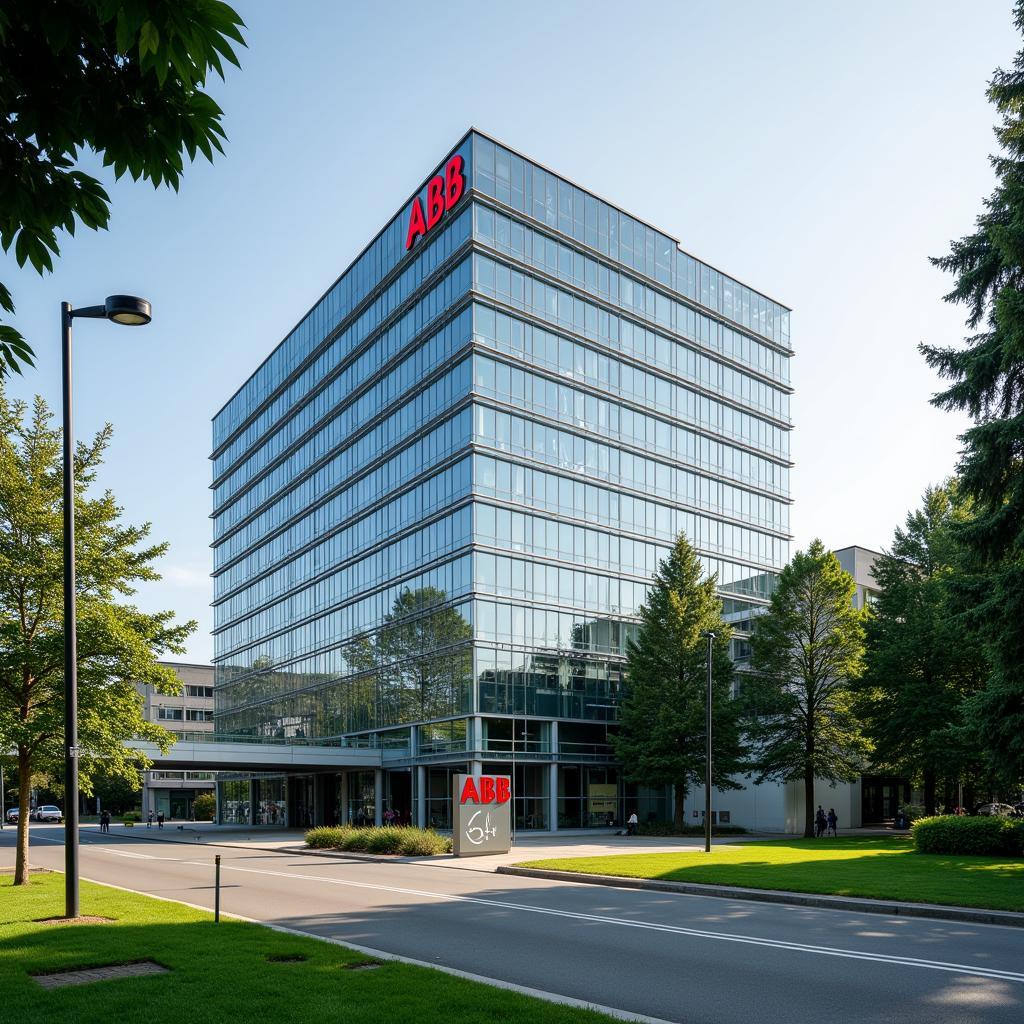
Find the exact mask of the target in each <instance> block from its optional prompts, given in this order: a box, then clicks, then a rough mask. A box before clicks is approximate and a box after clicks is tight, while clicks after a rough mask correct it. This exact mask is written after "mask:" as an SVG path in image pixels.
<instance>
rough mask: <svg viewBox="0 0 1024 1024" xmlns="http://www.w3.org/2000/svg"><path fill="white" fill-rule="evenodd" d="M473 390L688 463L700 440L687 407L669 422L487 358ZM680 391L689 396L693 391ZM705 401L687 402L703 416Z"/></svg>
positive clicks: (477, 362)
mask: <svg viewBox="0 0 1024 1024" xmlns="http://www.w3.org/2000/svg"><path fill="white" fill-rule="evenodd" d="M473 389H474V391H475V392H476V393H477V394H481V395H485V396H486V397H488V398H493V399H495V400H497V401H500V402H506V403H507V402H511V403H512V404H513V406H514V407H515V408H516V409H522V410H524V411H526V412H537V413H539V414H541V415H542V416H546V417H548V418H549V419H553V420H560V421H561V422H563V423H565V424H567V425H568V426H570V427H575V428H577V429H582V430H587V431H590V432H593V433H594V434H597V435H598V436H599V437H600V439H601V440H610V441H620V442H625V443H626V444H632V445H634V446H636V447H638V448H641V449H643V450H644V451H647V452H658V453H660V454H663V455H666V456H668V457H669V458H671V459H676V460H679V461H688V462H691V463H693V462H694V456H695V454H696V452H697V449H698V445H699V442H700V440H701V435H700V434H697V433H696V432H695V431H693V430H691V429H690V428H689V427H688V426H685V425H683V424H688V423H692V422H694V419H693V417H691V416H689V415H688V413H689V412H690V410H689V409H686V410H684V411H680V412H679V413H677V414H675V415H676V421H675V422H672V421H669V420H667V419H665V418H663V417H658V416H652V415H649V414H647V413H645V412H640V411H638V410H636V409H633V408H630V407H629V406H626V405H620V404H619V403H618V402H615V401H611V400H609V399H607V398H602V397H599V396H598V395H591V394H588V393H587V392H585V391H582V390H580V389H579V388H577V387H571V386H570V385H568V384H560V383H559V382H558V381H555V380H551V379H550V378H547V377H541V376H539V375H538V374H534V373H531V372H529V371H528V370H524V369H520V368H519V367H517V366H509V365H508V364H507V363H504V362H499V361H497V360H494V359H492V358H490V357H489V356H484V355H476V356H474V358H473ZM680 390H682V389H680ZM683 393H684V395H685V396H686V397H689V398H691V399H692V398H694V395H693V393H692V392H686V391H684V392H683ZM666 397H670V396H666ZM706 403H707V399H703V398H701V399H699V400H698V401H697V402H695V403H692V404H695V405H697V406H699V407H700V410H701V413H702V414H703V413H704V412H705V411H706ZM729 418H730V419H731V420H733V421H735V420H736V419H742V418H748V417H746V414H745V413H739V412H735V413H733V414H732V416H730V417H729ZM787 440H788V437H787ZM715 443H719V442H717V441H716V442H715ZM734 450H735V449H734ZM691 453H693V454H692V455H691ZM755 457H757V456H755ZM762 461H767V460H762ZM772 476H774V473H773V474H772Z"/></svg>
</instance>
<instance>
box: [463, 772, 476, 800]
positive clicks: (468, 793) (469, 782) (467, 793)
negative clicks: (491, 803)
mask: <svg viewBox="0 0 1024 1024" xmlns="http://www.w3.org/2000/svg"><path fill="white" fill-rule="evenodd" d="M470 800H472V801H473V803H475V804H478V803H480V794H479V793H478V792H477V791H476V783H475V782H474V781H473V776H472V775H471V776H470V777H469V778H467V779H466V781H465V782H464V783H463V785H462V795H461V796H460V797H459V803H460V804H464V803H468V802H469V801H470Z"/></svg>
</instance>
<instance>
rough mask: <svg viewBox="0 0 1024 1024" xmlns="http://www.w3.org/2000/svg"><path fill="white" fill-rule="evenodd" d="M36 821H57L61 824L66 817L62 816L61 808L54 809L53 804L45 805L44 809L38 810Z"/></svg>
mask: <svg viewBox="0 0 1024 1024" xmlns="http://www.w3.org/2000/svg"><path fill="white" fill-rule="evenodd" d="M35 819H36V821H55V822H57V824H60V823H61V822H62V821H63V820H64V815H63V814H61V810H60V808H59V807H54V806H53V804H43V806H42V807H37V808H36V813H35Z"/></svg>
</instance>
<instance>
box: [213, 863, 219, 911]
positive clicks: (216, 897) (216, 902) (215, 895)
mask: <svg viewBox="0 0 1024 1024" xmlns="http://www.w3.org/2000/svg"><path fill="white" fill-rule="evenodd" d="M213 863H214V864H215V865H216V868H215V871H216V877H215V880H214V884H213V890H214V891H213V923H214V924H217V923H219V922H220V854H219V853H218V854H217V856H216V857H214V858H213Z"/></svg>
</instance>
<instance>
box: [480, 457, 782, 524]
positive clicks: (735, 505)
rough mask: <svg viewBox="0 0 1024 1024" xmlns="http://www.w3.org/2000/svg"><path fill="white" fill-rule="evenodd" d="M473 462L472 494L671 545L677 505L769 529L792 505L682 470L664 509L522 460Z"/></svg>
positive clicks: (675, 472) (674, 473)
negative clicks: (584, 520) (695, 507)
mask: <svg viewBox="0 0 1024 1024" xmlns="http://www.w3.org/2000/svg"><path fill="white" fill-rule="evenodd" d="M475 458H476V465H475V484H474V490H476V491H477V492H478V493H480V494H488V495H492V496H494V497H497V498H501V499H502V500H503V501H509V502H515V503H516V504H521V505H529V506H530V507H532V508H536V509H541V510H544V511H547V512H553V513H555V514H556V515H561V516H569V517H571V518H573V519H586V520H589V521H590V522H593V523H598V524H599V525H602V526H606V527H608V528H610V529H612V530H620V529H622V530H626V531H627V532H632V533H638V534H641V535H642V536H647V537H655V538H658V539H660V540H664V541H668V542H669V543H672V542H673V541H674V540H675V538H676V537H678V536H679V534H680V533H681V532H682V531H683V525H682V524H683V522H684V520H683V518H682V516H683V512H682V510H681V509H679V508H678V507H677V504H690V505H698V506H701V507H704V508H708V509H710V510H711V511H717V512H724V513H725V514H726V515H729V516H732V517H733V518H736V519H743V520H744V521H746V522H748V523H751V524H754V525H761V526H767V527H768V528H769V529H771V530H777V531H784V532H785V531H788V529H789V506H788V505H785V504H783V503H782V502H778V501H774V500H773V499H771V498H766V497H764V496H762V495H758V494H751V493H750V491H744V490H740V489H739V488H737V487H731V486H729V485H728V484H723V483H719V482H718V481H717V480H708V479H707V477H696V476H695V475H694V474H692V473H688V472H687V471H686V470H683V469H674V470H673V471H672V483H673V484H674V485H675V486H674V487H673V488H672V494H673V497H672V501H673V504H672V505H665V504H662V503H661V502H657V501H649V500H647V499H645V498H638V497H634V496H633V495H630V494H625V493H622V492H620V491H616V490H612V489H611V488H608V487H601V486H598V485H597V484H590V483H584V482H583V481H580V480H572V479H570V478H569V477H565V476H560V475H558V474H556V473H548V472H546V471H544V470H542V469H537V468H535V467H533V466H524V465H521V464H520V463H518V462H507V461H505V460H504V459H494V458H492V457H491V456H489V455H477V456H476V457H475Z"/></svg>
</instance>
